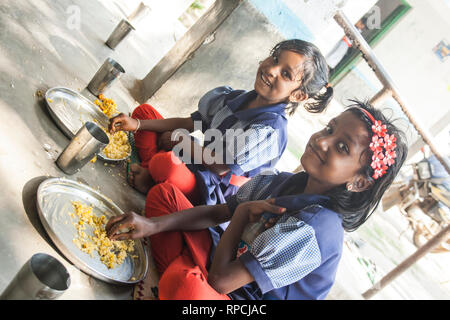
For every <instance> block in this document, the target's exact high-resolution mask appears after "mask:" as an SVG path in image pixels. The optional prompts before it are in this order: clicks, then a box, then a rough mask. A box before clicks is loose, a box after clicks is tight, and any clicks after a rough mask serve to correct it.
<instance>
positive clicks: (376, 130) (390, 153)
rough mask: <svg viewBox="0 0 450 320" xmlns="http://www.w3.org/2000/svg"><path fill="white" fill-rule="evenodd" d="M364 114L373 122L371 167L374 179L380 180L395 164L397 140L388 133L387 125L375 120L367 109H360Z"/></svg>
mask: <svg viewBox="0 0 450 320" xmlns="http://www.w3.org/2000/svg"><path fill="white" fill-rule="evenodd" d="M359 109H360V110H361V111H362V112H364V114H365V115H366V116H367V117H369V119H370V120H371V121H372V123H373V125H372V132H373V136H372V140H371V142H370V145H369V147H370V150H372V152H373V155H372V163H371V164H370V166H371V167H372V169H373V175H372V178H374V179H378V178H380V177H382V176H383V175H384V174H385V173H386V171H387V170H388V167H390V166H391V165H393V164H394V163H395V160H394V159H395V158H396V157H397V155H396V154H395V148H396V147H397V145H396V144H395V141H396V140H397V138H396V137H395V136H394V135H393V134H391V135H389V134H388V133H387V128H386V125H385V124H382V123H381V121H380V120H375V118H374V117H373V116H372V115H371V114H370V113H369V112H368V111H367V110H365V109H363V108H359Z"/></svg>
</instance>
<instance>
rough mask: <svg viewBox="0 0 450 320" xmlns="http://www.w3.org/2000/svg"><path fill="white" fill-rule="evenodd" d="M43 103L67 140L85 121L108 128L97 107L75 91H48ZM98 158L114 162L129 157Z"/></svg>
mask: <svg viewBox="0 0 450 320" xmlns="http://www.w3.org/2000/svg"><path fill="white" fill-rule="evenodd" d="M45 102H46V103H47V107H48V110H49V112H50V115H51V116H52V118H53V120H55V122H56V124H57V125H58V127H59V128H60V129H61V130H62V131H63V132H64V134H65V135H66V136H67V137H68V138H69V139H72V138H73V137H74V136H75V134H76V133H77V132H78V130H80V128H81V127H82V126H83V125H84V123H85V122H86V121H94V119H95V120H97V121H98V123H99V124H100V125H101V126H103V127H105V128H108V124H109V119H108V117H107V116H106V115H105V114H104V113H103V112H102V111H101V110H100V108H99V107H98V106H97V105H95V104H94V103H92V102H91V101H89V100H88V99H87V98H85V97H84V96H83V95H81V94H79V93H78V92H76V91H73V90H71V89H68V88H64V87H55V88H51V89H48V90H47V92H46V93H45ZM99 158H100V159H102V160H106V161H108V162H116V161H122V160H126V159H128V158H129V156H127V157H125V158H122V159H111V158H108V157H107V156H106V155H105V154H104V153H103V152H101V153H99Z"/></svg>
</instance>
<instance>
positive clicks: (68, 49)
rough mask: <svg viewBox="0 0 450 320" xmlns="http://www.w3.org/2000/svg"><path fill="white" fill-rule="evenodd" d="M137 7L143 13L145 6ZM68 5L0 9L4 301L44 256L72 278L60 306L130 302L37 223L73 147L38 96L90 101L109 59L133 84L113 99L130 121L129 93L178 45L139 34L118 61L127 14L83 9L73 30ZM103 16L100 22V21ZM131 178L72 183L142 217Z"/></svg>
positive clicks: (93, 5) (114, 8)
mask: <svg viewBox="0 0 450 320" xmlns="http://www.w3.org/2000/svg"><path fill="white" fill-rule="evenodd" d="M134 2H135V3H136V6H137V4H138V3H139V2H137V1H134ZM106 4H109V5H106ZM128 4H129V2H128ZM71 5H74V2H73V1H70V0H62V1H50V0H48V1H44V0H42V1H27V0H19V1H12V0H7V1H2V2H1V4H0V71H1V72H0V114H1V115H2V118H3V121H2V124H1V125H0V135H1V137H2V139H1V142H0V177H1V181H2V183H1V188H2V191H3V192H1V193H0V208H1V209H0V224H1V225H2V232H1V233H0V242H1V243H2V245H1V246H0V256H2V259H1V262H0V270H1V271H2V272H0V292H1V291H3V290H4V288H6V286H7V285H8V283H9V282H10V281H11V279H12V278H13V277H14V275H15V274H16V272H17V271H18V270H19V269H20V267H21V266H22V265H23V264H24V263H25V262H26V261H27V260H28V259H29V258H30V257H31V256H32V255H33V254H34V253H37V252H43V253H47V254H50V255H52V256H54V257H56V258H58V259H59V260H60V261H62V262H63V263H64V265H65V266H66V267H67V269H68V270H69V273H70V274H71V286H70V288H69V289H68V290H67V292H66V293H64V295H63V296H62V297H61V299H130V298H131V294H132V287H131V286H116V285H110V284H107V283H104V282H102V281H98V280H96V279H94V278H92V277H89V276H87V275H85V274H84V273H82V272H80V271H79V270H78V269H76V268H75V267H74V266H73V265H72V264H71V263H70V262H68V261H67V260H65V258H63V256H62V255H61V254H60V253H59V252H58V251H57V250H56V248H55V246H54V245H53V244H52V242H51V241H50V240H49V238H48V236H47V235H46V232H45V231H44V229H43V227H42V225H41V223H40V221H39V218H38V215H37V211H36V206H35V196H36V190H37V187H38V185H39V183H40V182H42V181H43V180H45V179H46V178H48V177H62V176H64V173H63V172H62V171H60V170H59V169H58V167H57V166H56V165H55V163H54V161H55V159H56V158H57V156H58V155H59V153H60V152H61V151H62V150H63V149H64V147H65V146H66V145H67V144H68V142H69V140H68V139H67V138H66V137H65V136H64V134H63V133H62V131H60V130H59V128H58V127H57V126H56V125H55V123H54V122H53V120H52V119H51V117H50V115H49V113H48V111H47V109H46V106H45V102H44V101H43V100H42V99H41V98H39V97H38V96H37V95H36V92H37V91H38V90H40V91H42V92H43V93H45V92H46V90H47V89H49V88H51V87H54V86H65V87H68V88H71V89H73V90H79V91H81V92H82V94H84V95H85V96H86V97H88V98H89V99H91V100H93V99H94V97H93V96H92V95H90V93H88V92H87V90H85V87H86V85H87V83H88V82H89V81H90V79H91V78H92V76H93V75H94V74H95V72H96V71H97V69H98V68H99V66H100V65H101V64H102V63H103V61H104V60H105V59H106V58H107V57H112V58H113V59H116V60H117V61H118V62H119V63H120V64H122V66H123V67H124V68H125V70H126V72H127V75H126V77H123V79H121V80H120V81H117V82H116V83H115V84H114V85H113V88H111V89H110V90H109V91H107V92H106V96H107V97H109V98H113V99H114V100H115V101H116V103H117V105H118V109H119V110H120V111H123V112H129V111H131V110H133V109H134V108H135V107H136V106H137V103H136V102H135V101H134V100H133V99H132V98H131V96H130V94H129V93H128V90H127V89H126V88H125V87H124V85H123V83H125V82H126V79H130V78H133V77H137V78H139V77H142V76H143V75H145V72H148V71H149V70H150V68H151V67H152V65H154V64H155V63H157V62H158V60H159V58H160V56H161V55H164V54H165V52H164V50H165V49H167V50H168V48H170V46H171V45H172V44H173V42H174V41H175V39H174V36H173V35H172V34H170V38H169V39H165V40H164V39H157V38H155V37H151V35H150V34H149V32H152V31H151V30H152V29H151V28H148V29H147V28H145V30H142V29H141V30H139V29H138V30H139V31H140V32H138V31H136V32H135V34H133V35H131V36H129V38H127V39H125V40H124V42H123V43H121V44H120V45H119V46H118V47H117V49H116V51H112V50H111V49H110V48H108V47H107V46H105V45H104V42H105V41H106V39H107V38H108V36H109V34H110V33H111V32H112V30H113V29H114V28H115V26H116V25H117V23H118V22H119V21H120V19H122V18H123V17H124V14H123V11H124V10H122V9H123V7H122V8H121V7H120V6H118V5H117V3H116V2H115V1H79V2H78V3H76V6H77V7H78V8H79V9H80V12H81V19H80V22H81V25H80V28H79V29H75V30H70V29H69V28H68V18H69V14H68V12H69V11H68V8H69V7H70V6H71ZM99 12H100V13H101V15H97V14H98V13H99ZM148 30H150V31H148ZM171 30H172V31H171V32H175V31H174V30H173V29H171ZM156 31H157V30H156V29H154V31H153V32H156ZM155 44H156V45H158V50H155V51H157V53H151V54H149V53H148V52H147V51H146V50H145V49H144V48H151V47H152V46H155ZM158 55H159V56H158ZM44 145H45V147H46V149H49V147H50V150H46V149H44ZM119 175H120V176H119ZM124 176H125V167H124V164H122V165H116V166H110V165H108V166H105V165H104V163H103V162H101V161H97V162H96V163H95V164H92V163H89V164H87V165H86V166H85V167H84V168H83V169H82V170H81V171H80V172H79V173H77V174H75V175H73V176H68V178H70V179H73V180H78V181H81V182H83V183H86V184H88V185H89V186H91V187H94V188H100V190H101V192H102V193H103V194H104V195H106V196H108V197H109V198H111V199H113V201H114V202H115V203H116V204H117V205H118V206H119V207H120V208H121V209H122V210H124V211H125V210H134V211H136V212H141V211H142V208H143V206H144V203H145V199H144V196H142V195H141V194H139V193H137V192H136V191H135V190H134V189H132V188H130V187H129V186H128V185H127V183H125V179H124V178H123V177H124Z"/></svg>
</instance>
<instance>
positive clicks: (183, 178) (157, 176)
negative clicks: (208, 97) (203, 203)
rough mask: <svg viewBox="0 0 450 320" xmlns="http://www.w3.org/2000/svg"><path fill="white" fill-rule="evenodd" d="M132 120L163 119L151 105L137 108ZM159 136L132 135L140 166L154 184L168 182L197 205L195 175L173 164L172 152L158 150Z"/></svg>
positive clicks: (178, 162)
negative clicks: (148, 174) (144, 169)
mask: <svg viewBox="0 0 450 320" xmlns="http://www.w3.org/2000/svg"><path fill="white" fill-rule="evenodd" d="M131 117H132V118H135V119H140V120H152V119H164V118H163V117H162V116H161V115H160V114H159V112H158V111H156V110H155V109H154V108H153V107H152V106H151V105H148V104H142V105H140V106H139V107H137V108H136V109H135V110H134V111H133V114H132V115H131ZM158 138H159V134H158V133H157V132H152V131H144V130H141V131H138V132H136V133H135V135H134V140H135V142H136V148H137V149H138V152H139V157H140V159H141V166H142V167H144V168H147V169H148V172H149V173H150V176H151V177H152V179H153V181H155V183H157V184H158V183H162V182H169V183H171V184H173V185H175V186H177V187H178V189H180V190H181V192H183V193H184V194H185V195H186V197H187V198H188V199H189V200H190V201H191V202H192V203H198V197H199V194H198V191H197V188H196V180H195V175H194V174H193V173H192V171H191V170H189V169H188V167H187V166H186V165H185V164H184V163H183V162H181V161H177V162H174V161H173V159H174V158H175V155H174V154H173V152H172V151H169V152H167V151H164V150H159V149H158Z"/></svg>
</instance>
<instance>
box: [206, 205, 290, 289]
mask: <svg viewBox="0 0 450 320" xmlns="http://www.w3.org/2000/svg"><path fill="white" fill-rule="evenodd" d="M273 203H274V199H270V200H262V201H250V202H244V203H242V204H240V205H239V206H238V207H237V208H236V210H235V213H234V215H233V218H232V219H231V222H230V224H229V226H228V227H227V229H226V230H225V232H224V234H223V235H222V237H221V238H220V241H219V244H218V245H217V248H216V251H215V254H214V258H213V261H212V264H211V267H210V269H209V274H208V283H209V284H210V285H211V286H212V287H213V288H214V289H215V290H216V291H217V292H219V293H222V294H227V293H230V292H232V291H234V290H236V289H239V288H241V287H242V286H244V285H246V284H247V283H250V282H252V281H254V279H253V276H252V275H251V274H250V272H249V271H248V270H247V268H246V267H245V265H244V264H243V263H242V262H241V261H240V260H239V259H236V252H237V247H238V245H239V242H240V239H241V237H242V233H243V232H244V229H245V226H246V225H247V224H248V223H249V222H254V221H257V220H258V219H259V218H260V216H261V214H262V213H263V212H273V213H276V214H282V213H284V212H285V209H284V208H281V207H278V206H275V205H273ZM273 223H274V221H272V222H270V223H267V224H266V228H269V227H271V226H272V225H273Z"/></svg>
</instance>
